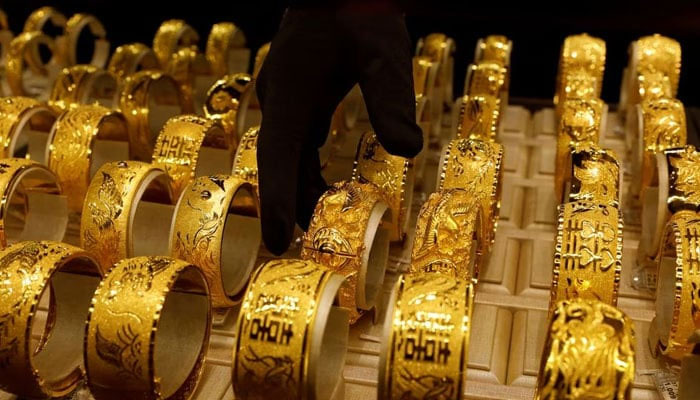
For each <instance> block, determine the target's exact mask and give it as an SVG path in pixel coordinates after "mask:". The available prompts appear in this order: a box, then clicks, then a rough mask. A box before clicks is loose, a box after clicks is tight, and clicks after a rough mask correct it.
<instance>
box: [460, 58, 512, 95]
mask: <svg viewBox="0 0 700 400" xmlns="http://www.w3.org/2000/svg"><path fill="white" fill-rule="evenodd" d="M507 75H508V70H507V69H506V68H505V67H503V66H501V65H500V64H498V63H495V62H482V63H479V64H471V65H470V66H469V76H470V78H469V82H468V85H467V93H465V94H468V95H472V96H492V97H499V96H501V93H502V92H503V91H504V90H507V86H506V83H507V80H506V78H507Z"/></svg>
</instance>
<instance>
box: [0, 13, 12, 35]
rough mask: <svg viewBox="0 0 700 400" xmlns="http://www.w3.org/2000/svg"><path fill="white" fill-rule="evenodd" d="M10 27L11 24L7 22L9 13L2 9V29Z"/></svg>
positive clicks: (0, 26)
mask: <svg viewBox="0 0 700 400" xmlns="http://www.w3.org/2000/svg"><path fill="white" fill-rule="evenodd" d="M7 29H10V25H9V24H8V23H7V14H5V11H3V10H0V31H4V30H7Z"/></svg>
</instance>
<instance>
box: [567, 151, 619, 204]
mask: <svg viewBox="0 0 700 400" xmlns="http://www.w3.org/2000/svg"><path fill="white" fill-rule="evenodd" d="M569 150H570V151H569V152H568V153H566V161H565V162H564V165H565V167H564V170H563V173H562V174H561V175H557V176H555V181H554V190H555V193H556V196H557V198H558V199H560V201H559V202H560V203H566V202H569V201H593V202H596V203H602V204H607V205H610V206H614V207H617V208H620V190H621V188H622V174H620V162H619V161H618V157H617V154H616V153H615V152H614V151H613V150H610V149H603V148H601V147H600V146H598V145H597V144H595V143H592V142H581V143H576V144H574V145H572V146H571V147H570V148H569Z"/></svg>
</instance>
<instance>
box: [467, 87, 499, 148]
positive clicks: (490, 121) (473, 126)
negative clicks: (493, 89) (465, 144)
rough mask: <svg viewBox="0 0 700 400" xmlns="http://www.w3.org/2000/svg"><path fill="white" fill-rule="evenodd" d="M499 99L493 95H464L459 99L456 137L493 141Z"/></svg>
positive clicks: (496, 129)
mask: <svg viewBox="0 0 700 400" xmlns="http://www.w3.org/2000/svg"><path fill="white" fill-rule="evenodd" d="M500 109H501V100H500V99H499V98H498V97H494V96H470V95H464V96H462V99H461V101H460V108H459V120H458V122H457V137H459V138H464V139H479V140H486V141H492V142H493V141H495V140H496V135H497V134H498V122H499V118H500V114H501V113H500Z"/></svg>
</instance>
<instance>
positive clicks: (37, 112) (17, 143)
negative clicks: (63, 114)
mask: <svg viewBox="0 0 700 400" xmlns="http://www.w3.org/2000/svg"><path fill="white" fill-rule="evenodd" d="M55 121H56V114H55V113H54V111H53V110H52V109H51V108H49V107H47V106H46V105H45V104H43V103H41V102H39V101H37V100H34V99H31V98H29V97H20V96H15V97H4V98H1V99H0V158H5V157H27V158H32V159H37V160H38V161H40V162H45V159H44V154H43V153H44V150H45V149H44V148H43V147H42V148H41V151H40V152H33V151H31V150H34V149H33V147H34V146H31V143H32V142H33V141H32V137H33V136H34V132H37V133H40V134H42V135H43V134H45V135H46V137H48V135H49V132H50V131H51V129H52V127H53V124H54V122H55ZM25 145H27V152H26V153H22V149H23V148H24V147H25ZM40 153H41V154H40Z"/></svg>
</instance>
